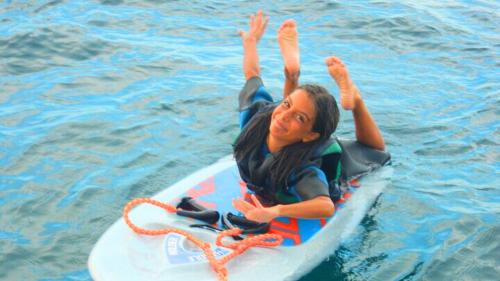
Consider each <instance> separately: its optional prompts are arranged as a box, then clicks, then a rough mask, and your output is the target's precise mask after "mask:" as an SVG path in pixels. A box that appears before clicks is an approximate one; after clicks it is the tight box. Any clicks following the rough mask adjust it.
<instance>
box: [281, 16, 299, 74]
mask: <svg viewBox="0 0 500 281" xmlns="http://www.w3.org/2000/svg"><path fill="white" fill-rule="evenodd" d="M278 43H279V45H280V50H281V55H282V57H283V62H284V64H285V73H286V75H287V77H290V78H292V79H298V77H299V73H300V53H299V36H298V32H297V24H296V23H295V21H294V20H292V19H289V20H286V21H284V22H283V24H281V27H280V28H279V30H278Z"/></svg>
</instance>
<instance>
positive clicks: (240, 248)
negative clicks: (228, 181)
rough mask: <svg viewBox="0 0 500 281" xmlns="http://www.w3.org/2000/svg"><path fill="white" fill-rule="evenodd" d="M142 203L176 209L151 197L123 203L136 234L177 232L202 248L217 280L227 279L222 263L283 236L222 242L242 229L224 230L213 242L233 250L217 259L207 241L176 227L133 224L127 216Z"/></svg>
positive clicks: (278, 242)
mask: <svg viewBox="0 0 500 281" xmlns="http://www.w3.org/2000/svg"><path fill="white" fill-rule="evenodd" d="M144 203H147V204H151V205H155V206H157V207H160V208H162V209H164V210H165V211H167V212H169V213H175V211H176V209H175V207H173V206H171V205H169V204H165V203H162V202H160V201H157V200H154V199H151V198H137V199H134V200H132V201H130V202H128V203H127V205H125V207H124V208H123V218H124V219H125V223H126V224H127V225H128V226H129V227H130V228H131V229H132V230H133V231H134V232H135V233H137V234H143V235H165V234H168V233H178V234H181V235H183V236H185V237H186V238H187V239H188V240H189V241H191V242H193V244H195V245H196V246H198V247H199V248H200V249H202V250H203V253H205V256H206V257H207V260H208V262H209V264H210V266H211V267H212V269H213V270H214V271H215V273H216V274H217V277H218V279H219V280H227V269H226V268H225V266H224V265H225V264H226V263H227V262H229V261H230V260H231V259H233V258H234V257H236V256H238V255H240V254H242V253H243V252H245V251H246V250H247V249H249V248H251V247H276V246H279V245H281V243H282V242H283V237H281V236H280V235H277V234H261V235H255V236H251V237H246V238H245V239H243V240H241V241H238V242H233V243H228V244H224V243H223V242H222V239H223V238H224V237H227V236H235V235H240V234H241V233H242V230H241V229H239V228H232V229H228V230H224V231H222V232H220V233H219V234H218V235H217V238H216V242H215V244H216V245H217V246H223V247H226V248H230V249H232V250H233V251H232V252H231V253H230V254H228V255H225V256H224V257H222V258H221V259H219V260H218V259H216V258H215V255H214V252H213V251H212V249H211V247H210V244H209V243H206V242H204V241H202V240H199V239H197V238H196V237H194V236H193V235H191V234H190V233H189V232H187V231H184V230H180V229H176V228H162V229H157V230H151V229H144V228H141V227H139V226H137V225H135V224H134V223H133V222H132V221H131V220H130V218H129V212H130V211H131V210H132V209H133V208H134V207H135V206H137V205H140V204H144Z"/></svg>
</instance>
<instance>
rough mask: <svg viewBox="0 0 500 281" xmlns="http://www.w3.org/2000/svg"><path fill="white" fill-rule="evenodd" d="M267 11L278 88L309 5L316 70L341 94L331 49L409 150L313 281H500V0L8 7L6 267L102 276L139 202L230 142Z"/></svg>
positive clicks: (267, 46)
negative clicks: (294, 32)
mask: <svg viewBox="0 0 500 281" xmlns="http://www.w3.org/2000/svg"><path fill="white" fill-rule="evenodd" d="M259 8H262V9H264V10H265V11H266V12H267V13H268V14H269V15H270V24H269V26H268V29H267V33H266V35H265V36H264V38H263V39H262V40H261V43H260V46H259V52H260V55H261V65H262V73H263V79H264V81H265V83H266V86H267V87H268V88H269V89H270V90H271V91H272V92H273V94H274V96H275V97H276V98H278V97H279V96H280V94H281V87H282V82H283V74H282V69H283V66H282V61H281V57H280V54H279V48H278V45H277V43H276V39H275V38H276V37H275V35H276V30H277V28H278V27H279V24H280V23H281V22H282V21H283V20H285V19H288V18H294V19H295V20H296V21H297V22H298V24H299V32H300V48H301V60H302V76H301V80H302V82H315V83H319V84H322V85H324V86H326V87H327V88H329V89H330V90H331V91H332V93H334V94H335V95H337V90H336V88H335V84H334V83H333V81H332V80H331V78H330V77H329V76H328V74H327V72H326V69H325V66H324V63H323V60H324V58H325V57H326V56H329V55H332V54H333V55H337V56H339V57H341V58H342V59H343V60H344V61H345V62H346V64H347V65H348V67H349V70H350V73H351V76H352V78H353V79H354V80H355V81H356V83H357V84H358V86H359V87H360V89H361V91H362V93H363V97H364V98H365V101H366V103H367V105H368V106H369V108H370V110H371V113H372V115H373V116H374V117H375V119H376V120H377V121H378V123H379V126H380V128H381V130H382V131H383V133H384V136H385V139H386V142H387V146H388V149H389V150H390V152H391V153H392V155H393V164H392V165H393V167H394V170H395V173H394V176H393V179H392V183H391V184H390V185H389V186H387V187H386V189H385V191H384V193H383V194H382V195H381V196H380V197H379V198H378V200H377V201H376V202H375V204H374V206H373V207H372V208H371V209H370V211H369V213H368V214H367V215H366V217H365V218H364V219H363V221H362V223H361V224H360V225H359V227H358V228H357V229H356V231H355V233H353V235H352V236H351V237H350V238H348V239H347V240H346V241H345V242H344V243H343V244H342V245H341V246H340V248H338V249H337V250H336V251H334V250H333V249H332V255H331V257H330V258H329V259H328V260H326V261H324V262H323V263H322V264H320V265H318V267H317V268H315V269H314V270H313V272H311V273H310V274H308V275H307V276H305V277H304V278H303V279H302V280H497V278H498V276H499V274H500V240H499V237H500V180H499V178H500V177H499V170H500V169H499V168H500V164H499V162H500V161H499V160H500V157H499V152H500V151H499V143H500V126H499V116H500V109H499V108H500V107H499V105H500V91H499V89H500V70H499V69H500V68H499V66H500V32H499V31H500V12H499V11H500V4H499V3H498V2H496V1H443V2H441V1H401V2H396V1H384V0H378V1H342V2H340V1H335V2H334V1H272V3H271V2H267V1H257V2H255V1H153V0H150V1H120V0H103V1H9V0H7V1H3V2H2V3H0V249H1V252H2V255H1V256H0V279H1V280H88V279H90V276H89V273H88V271H87V268H86V261H87V258H88V254H89V252H90V250H91V248H92V246H93V244H94V243H95V242H96V241H97V239H98V238H99V236H100V235H101V234H102V233H103V232H104V231H105V230H106V229H107V227H109V226H110V225H111V224H112V223H113V222H114V221H115V220H116V219H118V218H119V217H120V215H121V209H122V207H123V205H124V204H125V203H126V202H128V201H129V200H131V199H133V198H135V197H143V196H150V195H153V194H155V193H157V192H159V191H160V190H162V189H164V188H165V187H167V186H169V185H171V184H173V183H174V182H176V181H178V180H179V179H181V178H183V177H185V176H187V175H189V174H190V173H192V172H193V171H195V170H198V169H200V168H202V167H204V166H206V165H208V164H211V163H213V162H215V161H216V160H217V159H219V158H220V157H222V156H225V155H227V154H229V153H231V145H230V143H231V141H232V140H233V138H234V137H235V136H236V135H237V133H238V122H237V111H236V107H237V101H236V100H237V98H236V97H237V94H238V92H239V90H240V88H241V86H242V85H243V83H244V79H243V76H242V72H241V62H242V48H241V43H240V39H239V37H238V35H237V31H238V30H240V29H245V28H246V27H247V21H248V15H250V14H251V13H253V12H255V11H256V10H257V9H259ZM337 134H338V135H339V136H342V137H352V136H353V122H352V117H351V116H350V114H349V113H348V112H342V123H341V125H340V126H339V129H338V132H337ZM276 274H279V272H276Z"/></svg>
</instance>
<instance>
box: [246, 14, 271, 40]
mask: <svg viewBox="0 0 500 281" xmlns="http://www.w3.org/2000/svg"><path fill="white" fill-rule="evenodd" d="M268 22H269V17H268V16H266V17H265V16H264V13H263V12H262V10H259V11H258V12H257V14H255V15H251V16H250V23H249V26H250V28H249V30H248V31H240V36H241V39H242V40H243V41H247V40H255V43H258V42H259V40H260V38H261V37H262V35H264V31H266V26H267V23H268Z"/></svg>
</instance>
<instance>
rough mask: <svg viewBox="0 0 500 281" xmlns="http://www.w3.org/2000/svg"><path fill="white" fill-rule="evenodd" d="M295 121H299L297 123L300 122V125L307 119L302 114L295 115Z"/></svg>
mask: <svg viewBox="0 0 500 281" xmlns="http://www.w3.org/2000/svg"><path fill="white" fill-rule="evenodd" d="M295 119H297V121H299V122H300V123H304V122H306V119H305V118H304V116H302V115H300V114H297V115H295Z"/></svg>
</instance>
